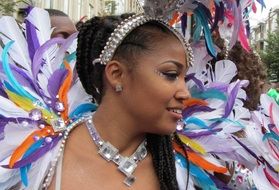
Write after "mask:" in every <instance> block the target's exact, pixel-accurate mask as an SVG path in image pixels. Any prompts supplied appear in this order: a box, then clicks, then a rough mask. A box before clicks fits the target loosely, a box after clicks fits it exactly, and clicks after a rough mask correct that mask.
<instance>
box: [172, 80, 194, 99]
mask: <svg viewBox="0 0 279 190" xmlns="http://www.w3.org/2000/svg"><path fill="white" fill-rule="evenodd" d="M174 97H175V99H177V100H178V101H180V102H183V101H184V100H187V99H189V98H190V97H191V94H190V91H189V89H188V87H187V84H186V83H185V81H184V80H183V81H181V82H179V85H178V89H177V91H176V93H175V95H174Z"/></svg>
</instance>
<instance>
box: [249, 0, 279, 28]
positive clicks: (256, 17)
mask: <svg viewBox="0 0 279 190" xmlns="http://www.w3.org/2000/svg"><path fill="white" fill-rule="evenodd" d="M264 2H265V4H266V8H264V9H263V11H262V10H261V6H260V4H259V3H256V4H257V13H256V14H254V13H251V16H250V23H251V26H255V25H256V24H257V23H258V22H259V21H264V20H265V18H267V16H268V12H269V10H270V9H271V8H272V7H275V6H276V7H279V1H278V0H265V1H264Z"/></svg>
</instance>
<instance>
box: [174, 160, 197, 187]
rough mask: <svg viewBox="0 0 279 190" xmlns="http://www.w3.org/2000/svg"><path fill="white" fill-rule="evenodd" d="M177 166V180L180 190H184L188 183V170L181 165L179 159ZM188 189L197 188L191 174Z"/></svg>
mask: <svg viewBox="0 0 279 190" xmlns="http://www.w3.org/2000/svg"><path fill="white" fill-rule="evenodd" d="M175 167H176V178H177V182H178V187H179V190H184V189H185V188H186V183H187V181H186V180H187V178H186V176H187V170H186V169H185V168H183V167H182V166H180V164H179V163H178V161H176V162H175ZM188 183H189V184H188V190H195V188H194V182H193V180H192V178H191V176H189V182H188Z"/></svg>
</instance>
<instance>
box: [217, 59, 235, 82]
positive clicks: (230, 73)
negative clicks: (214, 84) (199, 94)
mask: <svg viewBox="0 0 279 190" xmlns="http://www.w3.org/2000/svg"><path fill="white" fill-rule="evenodd" d="M236 74H237V68H236V66H235V64H234V63H233V62H232V61H230V60H221V61H217V62H216V64H215V76H216V78H215V81H218V82H223V83H225V84H229V83H230V81H231V80H232V79H233V77H234V76H235V75H236Z"/></svg>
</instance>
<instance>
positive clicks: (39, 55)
mask: <svg viewBox="0 0 279 190" xmlns="http://www.w3.org/2000/svg"><path fill="white" fill-rule="evenodd" d="M64 40H65V39H63V38H60V37H59V38H52V39H50V40H48V41H47V42H46V43H44V44H43V45H42V46H41V47H39V48H38V49H37V51H36V52H35V55H34V58H33V62H32V66H31V68H32V74H33V77H34V79H36V78H37V75H38V73H39V71H40V69H41V66H42V65H43V64H44V60H43V56H44V53H45V52H46V51H47V50H48V49H49V47H51V46H52V45H54V44H61V43H62V42H63V41H64Z"/></svg>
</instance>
